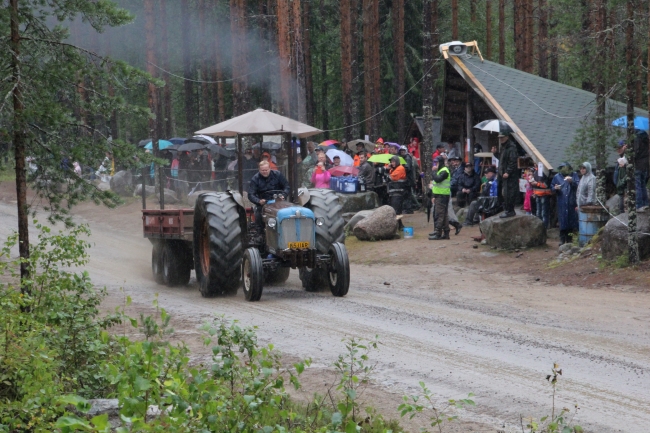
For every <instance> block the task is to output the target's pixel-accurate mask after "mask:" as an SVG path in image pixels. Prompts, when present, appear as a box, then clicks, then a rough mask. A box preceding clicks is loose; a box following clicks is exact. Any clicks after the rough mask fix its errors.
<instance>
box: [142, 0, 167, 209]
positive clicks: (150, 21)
mask: <svg viewBox="0 0 650 433" xmlns="http://www.w3.org/2000/svg"><path fill="white" fill-rule="evenodd" d="M153 2H154V0H144V17H145V24H144V31H145V46H146V51H147V72H148V73H149V74H150V75H151V76H154V77H155V76H156V69H155V67H154V66H153V65H155V64H157V62H156V51H155V40H156V34H155V30H154V29H155V26H156V23H155V19H154V6H153ZM157 90H158V89H156V86H155V84H154V83H151V82H150V83H149V85H148V101H149V110H150V111H151V112H152V113H154V114H156V113H157V111H158V108H159V106H158V91H157ZM157 124H158V119H157V118H156V117H155V116H154V117H150V118H149V134H150V135H151V145H152V148H153V154H154V156H156V157H160V149H159V147H158V128H157ZM154 173H155V176H156V177H155V179H156V187H157V189H158V191H160V200H161V209H163V208H164V201H163V198H164V191H163V186H164V182H163V180H162V177H161V176H160V170H159V166H158V164H155V165H154Z"/></svg>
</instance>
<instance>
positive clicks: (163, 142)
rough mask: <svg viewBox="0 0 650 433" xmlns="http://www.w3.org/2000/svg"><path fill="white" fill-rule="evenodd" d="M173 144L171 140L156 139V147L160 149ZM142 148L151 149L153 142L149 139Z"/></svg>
mask: <svg viewBox="0 0 650 433" xmlns="http://www.w3.org/2000/svg"><path fill="white" fill-rule="evenodd" d="M173 145H174V143H172V142H171V141H167V140H158V149H160V150H163V149H166V148H168V147H169V146H173ZM144 148H145V149H149V150H151V149H153V143H152V142H151V141H150V142H149V143H147V145H146V146H145V147H144Z"/></svg>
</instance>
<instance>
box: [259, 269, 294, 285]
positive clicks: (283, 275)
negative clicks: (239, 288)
mask: <svg viewBox="0 0 650 433" xmlns="http://www.w3.org/2000/svg"><path fill="white" fill-rule="evenodd" d="M290 273H291V268H277V269H276V270H275V271H273V272H269V273H267V274H265V275H264V282H265V283H267V284H282V283H284V282H286V281H287V279H288V278H289V274H290Z"/></svg>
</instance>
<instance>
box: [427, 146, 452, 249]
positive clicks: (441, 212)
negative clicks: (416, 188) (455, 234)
mask: <svg viewBox="0 0 650 433" xmlns="http://www.w3.org/2000/svg"><path fill="white" fill-rule="evenodd" d="M436 161H437V162H438V171H437V172H436V173H435V174H433V175H432V177H431V178H432V180H433V187H432V188H431V192H432V193H433V198H432V199H431V200H432V201H433V204H434V213H435V219H434V222H433V223H434V227H435V231H434V232H433V233H431V234H430V235H429V240H430V241H434V240H439V239H449V215H448V214H447V207H448V206H449V202H450V200H451V173H450V171H449V168H448V167H447V166H446V165H445V157H444V156H439V157H438V158H436Z"/></svg>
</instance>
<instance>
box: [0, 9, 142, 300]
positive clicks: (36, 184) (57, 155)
mask: <svg viewBox="0 0 650 433" xmlns="http://www.w3.org/2000/svg"><path fill="white" fill-rule="evenodd" d="M62 17H63V18H65V19H68V20H70V21H74V20H75V19H81V18H83V19H84V22H86V23H90V25H92V26H93V29H92V31H95V30H97V31H103V30H104V28H105V27H113V26H120V25H123V24H126V23H128V22H130V21H131V20H132V16H131V15H130V14H129V13H128V12H127V11H125V10H123V9H120V8H118V7H116V6H115V5H114V4H113V3H109V2H102V3H94V2H62V3H51V4H49V6H48V7H47V8H46V7H44V6H43V5H42V2H40V1H38V0H10V2H9V4H8V5H7V6H6V7H2V8H1V9H0V21H2V22H7V23H9V24H10V25H9V26H8V27H3V28H2V30H0V31H1V32H2V37H0V64H2V65H6V67H7V69H8V70H9V71H10V75H9V76H8V77H7V78H6V79H5V80H3V81H2V82H0V92H2V94H3V95H7V96H6V99H5V100H6V101H11V104H5V103H4V101H3V102H2V103H0V116H1V119H2V122H1V123H2V124H3V125H7V126H6V127H7V129H8V132H9V134H10V135H11V136H12V141H13V148H14V155H15V172H16V196H17V209H18V238H19V245H18V248H19V254H20V257H21V259H23V262H22V265H21V279H22V281H23V282H24V283H25V285H23V289H24V290H26V291H28V290H29V289H28V286H27V285H26V284H27V282H28V281H29V276H30V270H29V268H28V267H27V262H26V259H27V258H29V229H28V216H29V212H30V208H29V204H28V203H27V186H28V184H29V185H31V186H32V187H33V188H34V190H35V192H36V193H37V194H38V195H39V196H40V198H41V199H42V202H43V203H45V206H44V210H45V211H46V212H49V213H50V214H49V219H50V220H52V221H54V220H62V221H65V222H66V223H67V224H72V221H71V220H70V218H69V216H68V212H69V209H70V208H71V207H72V206H74V205H76V204H77V203H78V202H79V201H80V200H84V199H88V198H90V199H92V200H95V201H96V202H98V203H104V204H106V205H114V204H115V203H116V201H117V197H116V196H115V195H114V194H113V193H111V192H104V191H100V190H99V189H97V187H96V186H95V185H93V184H92V183H90V182H88V181H87V180H85V179H83V178H82V177H80V176H78V175H76V174H75V172H74V171H73V170H72V163H73V161H77V162H79V163H80V164H81V165H82V166H87V167H98V166H99V165H100V163H101V161H102V160H103V158H104V156H105V153H106V152H112V153H113V155H114V157H115V159H116V160H118V161H122V163H123V164H129V163H131V161H132V156H133V154H134V148H133V146H131V145H127V144H126V143H124V142H122V141H120V140H118V139H117V138H116V137H113V140H112V141H109V140H108V136H107V134H106V132H107V131H108V128H109V125H108V124H109V120H110V118H111V115H112V114H113V112H117V114H120V113H121V114H122V115H123V116H125V117H130V118H132V119H134V121H140V122H144V121H145V119H146V117H147V114H148V112H147V110H146V109H144V108H143V107H134V106H132V105H129V104H127V103H126V102H124V99H123V96H124V95H123V94H122V93H119V92H117V89H124V87H130V86H132V87H133V88H137V87H138V86H141V85H142V82H143V81H145V80H144V79H145V74H143V73H140V72H138V71H137V70H135V69H134V68H131V67H129V66H127V65H126V64H124V63H122V62H114V61H112V60H111V59H108V58H105V57H102V56H100V55H98V54H96V53H95V52H93V51H91V50H88V49H84V48H80V47H78V46H76V45H75V44H74V43H72V42H71V41H70V40H68V37H69V32H68V29H67V28H66V24H68V23H69V22H70V21H68V22H66V23H63V22H61V21H60V20H59V19H63V18H62ZM50 20H51V21H50ZM52 22H57V24H59V25H58V26H52V25H51V24H52ZM27 23H29V25H27ZM79 87H83V89H84V96H83V98H80V97H79V93H78V91H79ZM110 87H113V88H114V89H116V90H115V95H114V96H111V95H110V94H109V92H108V90H107V89H109V88H110ZM82 113H90V114H92V116H85V115H81V114H82ZM90 117H92V119H90V120H89V118H90ZM3 127H4V126H3ZM82 131H83V133H82ZM28 156H29V157H30V158H33V163H34V164H35V165H36V167H37V169H36V170H35V171H34V172H30V173H29V174H28V173H27V168H26V158H27V157H28Z"/></svg>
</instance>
